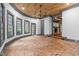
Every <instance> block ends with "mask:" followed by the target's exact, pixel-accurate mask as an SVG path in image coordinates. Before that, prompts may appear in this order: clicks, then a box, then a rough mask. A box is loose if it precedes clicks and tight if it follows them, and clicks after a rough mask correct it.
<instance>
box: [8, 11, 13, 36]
mask: <svg viewBox="0 0 79 59" xmlns="http://www.w3.org/2000/svg"><path fill="white" fill-rule="evenodd" d="M8 14H9V15H11V16H12V26H13V35H12V36H10V37H8ZM13 36H14V15H13V14H12V13H11V12H10V11H9V10H7V38H11V37H13Z"/></svg>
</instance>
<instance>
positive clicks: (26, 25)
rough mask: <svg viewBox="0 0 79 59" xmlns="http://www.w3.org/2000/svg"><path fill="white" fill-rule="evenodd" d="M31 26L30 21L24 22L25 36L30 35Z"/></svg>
mask: <svg viewBox="0 0 79 59" xmlns="http://www.w3.org/2000/svg"><path fill="white" fill-rule="evenodd" d="M29 25H30V24H29V22H28V21H24V33H25V34H26V33H29V28H30V26H29Z"/></svg>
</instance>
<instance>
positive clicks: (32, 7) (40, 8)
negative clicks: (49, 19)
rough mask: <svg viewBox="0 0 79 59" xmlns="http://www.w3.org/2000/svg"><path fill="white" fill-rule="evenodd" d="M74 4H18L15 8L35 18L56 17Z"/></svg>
mask: <svg viewBox="0 0 79 59" xmlns="http://www.w3.org/2000/svg"><path fill="white" fill-rule="evenodd" d="M72 5H73V4H72V3H71V4H66V3H16V4H15V6H16V7H17V9H19V10H20V11H21V12H23V13H25V14H26V15H28V16H31V17H35V18H42V17H44V16H55V15H57V14H58V13H60V12H61V11H62V10H63V9H64V8H68V7H70V6H72Z"/></svg>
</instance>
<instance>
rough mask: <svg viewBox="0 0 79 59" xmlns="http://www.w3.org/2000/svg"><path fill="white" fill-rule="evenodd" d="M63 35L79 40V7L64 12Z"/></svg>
mask: <svg viewBox="0 0 79 59" xmlns="http://www.w3.org/2000/svg"><path fill="white" fill-rule="evenodd" d="M62 36H63V37H67V38H70V39H74V40H79V7H75V8H72V9H69V10H66V11H63V12H62Z"/></svg>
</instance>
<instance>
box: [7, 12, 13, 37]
mask: <svg viewBox="0 0 79 59" xmlns="http://www.w3.org/2000/svg"><path fill="white" fill-rule="evenodd" d="M7 21H8V22H7V23H8V38H9V37H12V36H13V35H14V33H13V29H14V28H13V16H12V15H11V14H9V13H8V20H7Z"/></svg>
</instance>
